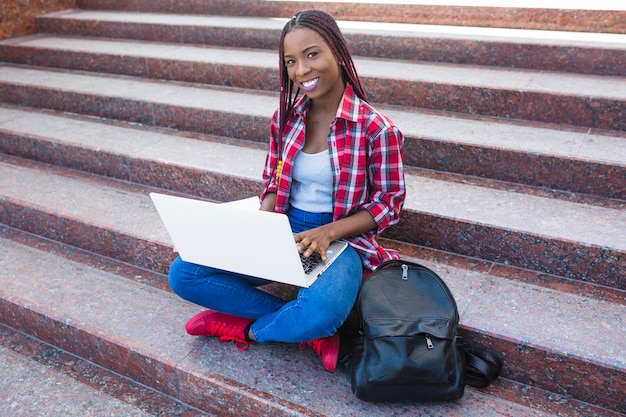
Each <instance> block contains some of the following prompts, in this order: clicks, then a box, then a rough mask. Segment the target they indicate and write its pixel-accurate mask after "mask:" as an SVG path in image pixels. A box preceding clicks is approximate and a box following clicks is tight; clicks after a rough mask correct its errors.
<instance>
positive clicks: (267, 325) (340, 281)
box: [169, 208, 363, 343]
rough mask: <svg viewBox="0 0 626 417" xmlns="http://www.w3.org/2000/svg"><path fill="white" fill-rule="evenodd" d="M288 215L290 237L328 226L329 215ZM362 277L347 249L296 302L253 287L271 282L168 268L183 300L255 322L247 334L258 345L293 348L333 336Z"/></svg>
mask: <svg viewBox="0 0 626 417" xmlns="http://www.w3.org/2000/svg"><path fill="white" fill-rule="evenodd" d="M288 216H289V222H290V224H291V228H292V231H293V232H294V233H298V232H301V231H304V230H308V229H312V228H315V227H318V226H321V225H323V224H326V223H329V222H331V221H332V215H331V214H329V213H309V212H305V211H302V210H297V209H295V208H291V209H290V210H289V213H288ZM277 261H279V260H277ZM362 272H363V270H362V264H361V258H360V256H359V254H358V253H357V251H356V250H355V249H354V248H352V247H348V248H346V250H344V251H343V253H341V254H340V255H339V257H338V258H337V259H336V260H335V261H334V262H333V263H332V264H331V266H330V267H329V268H328V269H327V270H326V271H325V272H324V273H323V274H322V275H321V276H320V277H319V278H318V279H317V280H316V281H315V282H314V283H313V284H312V285H311V286H310V287H309V288H300V289H299V291H298V296H297V297H296V299H294V300H292V301H284V300H282V299H280V298H278V297H275V296H273V295H271V294H268V293H266V292H264V291H262V290H260V289H258V288H257V287H258V286H260V285H264V284H267V283H269V282H270V281H267V280H264V279H260V278H254V277H250V276H246V275H241V274H237V273H233V272H228V271H224V270H220V269H216V268H210V267H206V266H201V265H196V264H192V263H189V262H185V261H183V260H182V259H180V257H178V258H176V259H175V260H174V262H173V263H172V265H171V267H170V272H169V285H170V287H171V288H172V290H173V291H174V292H175V293H176V294H178V296H180V297H181V298H183V299H185V300H187V301H190V302H193V303H195V304H199V305H201V306H203V307H205V308H208V309H211V310H215V311H220V312H222V313H226V314H231V315H235V316H239V317H246V318H251V319H254V320H255V321H254V323H253V324H252V326H251V328H250V331H251V332H252V335H253V337H254V339H255V340H256V341H257V342H259V343H267V342H287V343H297V342H306V341H309V340H313V339H317V338H319V337H325V336H330V335H332V334H334V333H335V332H336V331H337V329H338V328H339V326H341V325H342V324H343V322H344V321H345V320H346V318H347V317H348V314H349V313H350V310H351V309H352V306H353V305H354V302H355V300H356V296H357V293H358V291H359V286H360V284H361V276H362Z"/></svg>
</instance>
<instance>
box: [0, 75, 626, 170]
mask: <svg viewBox="0 0 626 417" xmlns="http://www.w3.org/2000/svg"><path fill="white" fill-rule="evenodd" d="M0 80H2V81H0V83H13V84H17V85H28V86H35V87H38V88H46V89H54V90H60V91H71V92H75V93H81V94H92V95H95V96H111V97H122V98H124V99H128V100H137V101H141V102H153V103H157V104H170V105H173V106H180V107H183V108H189V107H191V108H197V109H206V110H210V111H220V112H228V113H235V114H244V115H251V116H255V117H264V118H267V120H268V126H269V118H270V117H271V115H272V113H273V111H274V110H275V109H276V106H277V102H278V100H277V96H276V95H275V94H273V93H268V92H258V91H254V92H252V91H245V90H237V89H223V88H211V87H208V86H206V87H205V86H200V85H183V84H179V83H162V82H158V81H150V80H144V79H138V78H128V77H115V76H104V75H92V74H85V73H76V72H60V71H49V70H43V69H34V68H25V67H18V66H11V65H0ZM378 107H379V108H380V109H381V111H383V112H384V113H385V114H386V115H387V116H388V117H389V118H390V119H391V120H393V121H394V123H395V124H396V125H397V126H398V128H399V129H400V130H401V131H402V132H403V134H404V135H405V136H407V137H415V138H429V139H436V140H443V141H449V142H453V143H460V144H470V145H478V146H484V147H488V148H496V149H511V150H514V151H520V152H529V153H536V154H543V155H550V156H556V157H563V158H574V159H577V160H582V161H594V162H597V163H608V164H616V165H618V166H626V147H624V146H623V143H624V139H625V138H624V137H621V136H620V135H614V134H601V133H597V132H595V131H594V132H589V131H585V130H581V129H578V130H573V131H564V130H562V129H558V127H557V126H556V125H554V126H553V127H554V128H551V127H552V126H551V125H547V124H543V125H532V126H531V125H529V124H517V123H513V122H506V121H496V120H494V119H486V120H479V119H472V118H462V117H455V116H454V115H450V116H446V115H436V114H433V113H432V112H428V111H419V110H406V109H400V108H399V107H395V106H378ZM259 140H261V141H265V140H266V138H260V139H259Z"/></svg>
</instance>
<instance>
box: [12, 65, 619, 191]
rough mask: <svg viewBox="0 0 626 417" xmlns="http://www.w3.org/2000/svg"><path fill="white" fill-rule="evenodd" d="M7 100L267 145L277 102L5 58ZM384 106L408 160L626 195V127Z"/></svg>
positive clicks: (263, 95)
mask: <svg viewBox="0 0 626 417" xmlns="http://www.w3.org/2000/svg"><path fill="white" fill-rule="evenodd" d="M0 100H1V101H3V102H5V103H13V104H19V105H22V106H33V107H41V108H47V109H53V110H56V111H62V112H73V113H78V114H83V115H92V116H98V117H104V118H109V119H119V120H123V121H128V122H134V123H142V124H144V125H147V126H155V127H167V128H174V129H179V130H183V131H188V132H198V133H204V134H210V135H219V136H224V137H229V138H236V139H243V140H248V141H254V142H257V143H259V144H264V143H266V141H267V138H268V126H269V121H270V116H271V114H272V113H273V111H274V109H275V108H276V105H277V102H278V99H277V96H276V94H274V93H269V92H259V91H251V90H241V89H223V88H214V87H208V86H204V85H198V84H195V85H191V84H179V83H163V82H158V81H149V80H144V79H139V78H128V77H115V76H105V75H102V74H87V73H77V72H66V71H52V70H48V69H43V68H31V67H22V66H11V65H0ZM381 109H382V111H383V112H384V113H386V114H387V115H388V116H389V117H390V118H391V119H392V120H394V122H395V123H396V124H397V125H398V127H399V128H400V129H401V130H402V132H403V133H404V135H405V136H406V145H405V163H406V164H407V165H411V166H416V167H422V168H427V169H433V170H439V171H446V172H451V173H458V174H464V175H472V176H480V177H486V178H492V179H496V180H502V181H509V182H515V183H521V184H527V185H532V186H541V187H550V188H552V189H560V190H566V191H573V192H578V193H585V194H590V195H596V196H601V197H608V198H614V199H621V200H625V199H626V177H625V176H624V166H626V148H625V147H624V146H623V143H624V140H625V139H626V135H624V133H620V132H606V131H600V130H592V131H588V130H582V129H575V128H569V129H564V128H562V127H559V126H557V125H546V124H527V123H514V122H511V121H502V120H495V119H476V118H469V117H459V115H456V114H446V113H432V112H428V111H421V110H414V109H405V108H400V107H394V106H381ZM54 120H56V119H52V120H51V121H50V122H48V125H50V127H49V128H50V129H52V128H53V127H52V126H53V125H54ZM207 120H211V123H207ZM8 121H10V118H9V120H8ZM8 121H7V120H6V118H5V120H4V122H5V123H7V122H8ZM26 125H30V127H31V128H36V125H33V124H30V123H28V122H27V123H26ZM5 126H9V125H5ZM60 128H62V125H61V126H60ZM10 130H11V128H10V127H8V128H7V129H5V131H10ZM24 133H26V132H24ZM32 133H33V134H35V135H38V136H45V135H44V134H42V132H41V131H40V132H32ZM17 134H18V135H19V134H20V132H19V129H18V130H17ZM18 145H19V141H18ZM7 146H8V145H7ZM263 149H265V147H264V146H263ZM13 152H18V151H15V150H14V151H13ZM112 169H113V168H112Z"/></svg>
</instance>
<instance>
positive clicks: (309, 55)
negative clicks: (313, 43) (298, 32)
mask: <svg viewBox="0 0 626 417" xmlns="http://www.w3.org/2000/svg"><path fill="white" fill-rule="evenodd" d="M315 55H317V52H309V54H308V55H307V58H313V57H314V56H315Z"/></svg>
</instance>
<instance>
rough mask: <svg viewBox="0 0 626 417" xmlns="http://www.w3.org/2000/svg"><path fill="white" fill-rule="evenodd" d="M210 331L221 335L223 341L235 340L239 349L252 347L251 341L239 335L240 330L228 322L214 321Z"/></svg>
mask: <svg viewBox="0 0 626 417" xmlns="http://www.w3.org/2000/svg"><path fill="white" fill-rule="evenodd" d="M210 331H211V333H213V334H215V335H216V336H217V335H219V337H220V341H222V342H235V346H237V349H239V350H248V348H249V347H250V343H248V342H247V341H246V340H245V339H242V338H241V337H239V336H238V335H237V332H238V331H240V330H239V329H237V328H235V327H232V326H229V325H228V324H226V323H222V322H219V321H212V322H211V329H210Z"/></svg>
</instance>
